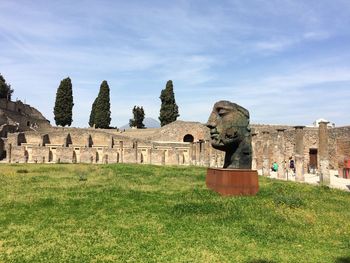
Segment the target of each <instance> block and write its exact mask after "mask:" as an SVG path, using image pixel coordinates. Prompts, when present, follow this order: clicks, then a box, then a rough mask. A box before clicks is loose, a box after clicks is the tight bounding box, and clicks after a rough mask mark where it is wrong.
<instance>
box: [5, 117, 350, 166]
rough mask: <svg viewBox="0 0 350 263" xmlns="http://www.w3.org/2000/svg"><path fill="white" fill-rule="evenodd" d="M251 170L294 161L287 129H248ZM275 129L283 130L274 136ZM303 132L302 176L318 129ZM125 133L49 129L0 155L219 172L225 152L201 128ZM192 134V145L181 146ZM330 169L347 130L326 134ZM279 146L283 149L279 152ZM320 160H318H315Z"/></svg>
mask: <svg viewBox="0 0 350 263" xmlns="http://www.w3.org/2000/svg"><path fill="white" fill-rule="evenodd" d="M251 127H252V133H253V136H252V146H253V168H256V169H258V170H262V169H269V168H270V167H271V165H272V163H273V162H274V161H277V162H279V165H280V167H283V165H284V164H283V160H284V161H286V163H288V159H289V157H292V158H293V159H294V160H295V150H296V149H295V139H296V136H295V135H296V132H295V129H294V128H293V127H291V126H277V125H251ZM278 129H285V130H284V131H283V132H280V133H279V132H278V131H277V130H278ZM303 132H304V171H305V172H307V171H308V168H309V167H308V166H309V161H310V155H309V150H310V149H318V128H314V127H306V128H304V129H303ZM125 134H126V133H120V134H119V133H118V134H116V133H113V132H108V130H103V131H101V130H99V129H96V130H95V129H79V128H53V129H50V131H48V132H46V133H45V132H44V133H39V132H34V131H30V132H28V131H27V132H24V133H15V134H9V136H8V138H7V139H4V140H2V141H1V140H0V149H3V151H6V152H7V156H9V155H10V156H11V157H10V159H9V160H8V161H10V162H19V163H23V162H33V163H35V162H38V163H42V162H45V163H47V162H65V163H74V162H82V163H122V162H125V163H149V164H159V165H162V164H163V165H164V164H169V165H177V164H179V165H203V166H211V167H222V165H223V161H224V152H221V151H217V150H215V149H213V148H212V147H211V145H210V142H209V139H208V138H209V130H208V129H207V128H206V127H205V126H204V125H203V124H200V123H195V122H188V123H187V122H182V121H176V122H174V123H172V124H169V125H167V126H164V127H162V128H160V129H158V130H156V131H155V132H154V134H153V135H152V136H149V134H148V135H147V136H148V137H147V136H146V137H147V138H139V139H137V138H130V137H127V136H126V135H125ZM187 134H191V135H192V136H193V138H194V142H193V143H186V142H183V139H184V136H185V135H187ZM328 134H329V140H328V142H329V143H328V149H329V157H330V169H338V168H339V169H342V168H343V167H344V159H346V158H350V126H348V127H339V128H329V129H328ZM281 142H283V146H282V147H281ZM317 159H319V158H317Z"/></svg>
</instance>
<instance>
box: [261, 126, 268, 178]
mask: <svg viewBox="0 0 350 263" xmlns="http://www.w3.org/2000/svg"><path fill="white" fill-rule="evenodd" d="M269 134H270V132H268V131H263V140H264V146H263V147H264V148H263V167H262V174H263V175H264V176H269V175H270V156H269V146H270V143H269Z"/></svg>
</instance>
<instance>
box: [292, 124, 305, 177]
mask: <svg viewBox="0 0 350 263" xmlns="http://www.w3.org/2000/svg"><path fill="white" fill-rule="evenodd" d="M304 127H305V126H295V127H294V129H295V170H296V171H295V181H298V182H303V181H305V177H304V130H303V129H304Z"/></svg>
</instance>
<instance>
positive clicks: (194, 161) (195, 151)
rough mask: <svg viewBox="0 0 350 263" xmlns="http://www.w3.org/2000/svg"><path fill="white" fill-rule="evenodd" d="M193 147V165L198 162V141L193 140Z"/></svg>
mask: <svg viewBox="0 0 350 263" xmlns="http://www.w3.org/2000/svg"><path fill="white" fill-rule="evenodd" d="M191 148H192V157H191V159H192V165H196V164H197V162H196V156H197V146H196V143H195V142H193V143H192V145H191Z"/></svg>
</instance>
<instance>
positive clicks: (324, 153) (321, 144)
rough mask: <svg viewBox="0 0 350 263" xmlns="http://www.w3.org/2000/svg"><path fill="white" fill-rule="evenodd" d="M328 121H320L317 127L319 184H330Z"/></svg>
mask: <svg viewBox="0 0 350 263" xmlns="http://www.w3.org/2000/svg"><path fill="white" fill-rule="evenodd" d="M328 123H329V122H325V121H322V122H320V123H319V127H318V160H319V171H320V184H324V185H329V184H330V174H329V156H328V128H327V124H328Z"/></svg>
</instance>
